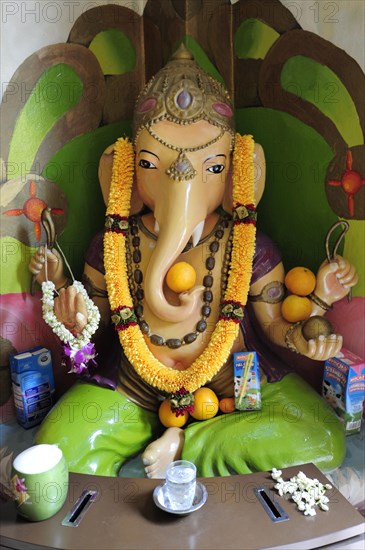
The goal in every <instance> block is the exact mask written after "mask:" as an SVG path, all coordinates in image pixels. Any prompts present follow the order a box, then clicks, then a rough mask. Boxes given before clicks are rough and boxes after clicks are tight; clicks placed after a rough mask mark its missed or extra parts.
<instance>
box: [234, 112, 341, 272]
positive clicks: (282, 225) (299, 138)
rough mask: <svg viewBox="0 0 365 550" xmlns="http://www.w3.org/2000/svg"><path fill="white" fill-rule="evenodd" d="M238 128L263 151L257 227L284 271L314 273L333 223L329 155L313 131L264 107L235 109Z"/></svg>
mask: <svg viewBox="0 0 365 550" xmlns="http://www.w3.org/2000/svg"><path fill="white" fill-rule="evenodd" d="M236 120H237V129H238V131H239V132H241V133H249V134H252V135H253V136H254V138H255V140H256V141H257V142H258V143H261V145H262V146H263V148H264V151H265V156H266V171H267V174H266V187H265V193H264V195H263V198H262V200H261V202H260V204H259V207H258V228H259V229H261V230H262V231H263V232H264V233H266V234H267V235H269V236H270V237H271V238H272V239H273V240H274V241H275V242H276V243H277V244H278V246H279V248H280V250H281V252H282V254H283V259H284V265H285V268H286V269H287V270H288V269H290V268H292V267H294V266H296V265H304V266H306V267H308V268H310V269H312V270H313V271H316V270H317V268H318V266H319V264H320V263H321V262H322V261H323V259H324V257H325V249H324V238H325V235H326V233H327V231H328V229H329V228H330V227H331V226H332V224H333V223H334V222H335V221H337V217H336V215H335V214H334V213H333V211H332V210H331V208H330V207H329V204H328V202H327V198H326V193H325V184H324V181H325V174H326V169H327V166H328V164H329V162H330V161H331V159H332V157H333V153H332V151H331V149H330V147H329V146H328V144H327V143H326V141H325V140H324V139H323V138H322V137H321V136H320V135H319V134H318V133H317V132H316V131H315V130H313V129H312V128H310V127H309V126H307V125H305V124H303V123H302V122H300V121H299V120H297V119H296V118H294V117H292V116H290V115H288V114H287V113H284V112H280V111H275V110H272V109H265V108H250V109H240V110H238V111H237V116H236Z"/></svg>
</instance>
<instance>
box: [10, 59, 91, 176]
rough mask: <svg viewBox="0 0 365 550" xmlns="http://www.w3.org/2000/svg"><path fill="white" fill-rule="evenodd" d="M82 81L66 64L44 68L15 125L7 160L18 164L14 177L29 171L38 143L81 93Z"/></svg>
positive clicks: (76, 100)
mask: <svg viewBox="0 0 365 550" xmlns="http://www.w3.org/2000/svg"><path fill="white" fill-rule="evenodd" d="M82 90H83V85H82V81H81V79H80V78H79V76H78V75H77V74H76V72H75V71H74V70H73V69H72V68H71V67H69V66H68V65H66V64H64V63H59V64H57V65H54V66H53V67H51V68H50V69H48V70H47V71H45V72H44V73H43V74H42V76H41V77H40V78H39V80H38V82H37V83H36V85H35V87H34V89H33V90H32V93H31V94H30V96H29V98H28V100H27V101H26V103H25V105H24V107H23V109H22V111H21V112H20V114H19V117H18V119H17V122H16V124H15V128H14V132H13V135H12V139H11V142H10V147H9V157H8V162H9V163H12V166H17V169H15V170H14V172H13V177H17V176H20V175H21V174H22V173H23V174H24V173H25V172H26V171H27V172H29V171H30V169H31V166H32V164H33V161H34V158H35V156H36V153H37V151H38V148H39V146H40V145H41V143H42V141H43V140H44V138H45V137H46V135H47V133H48V132H49V131H50V130H51V129H52V127H53V126H54V125H55V123H56V122H57V121H58V120H59V119H60V118H61V117H62V116H63V115H64V113H66V112H67V111H68V110H69V109H71V107H73V106H74V105H76V104H77V103H78V102H79V101H80V99H81V96H82Z"/></svg>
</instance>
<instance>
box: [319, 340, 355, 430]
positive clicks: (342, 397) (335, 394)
mask: <svg viewBox="0 0 365 550" xmlns="http://www.w3.org/2000/svg"><path fill="white" fill-rule="evenodd" d="M322 395H323V397H324V398H325V399H326V400H327V401H328V402H329V403H330V405H331V406H332V407H333V408H334V410H335V411H336V413H337V415H338V416H339V417H340V418H341V419H342V420H343V421H344V423H345V430H346V435H351V434H353V433H357V432H359V431H360V428H361V419H362V411H363V401H364V397H365V362H364V360H363V359H361V357H358V356H357V355H355V354H354V353H352V352H351V351H349V350H347V349H345V348H342V350H341V352H340V353H339V354H338V355H337V356H336V357H332V358H331V359H328V360H327V361H326V362H325V364H324V374H323V384H322Z"/></svg>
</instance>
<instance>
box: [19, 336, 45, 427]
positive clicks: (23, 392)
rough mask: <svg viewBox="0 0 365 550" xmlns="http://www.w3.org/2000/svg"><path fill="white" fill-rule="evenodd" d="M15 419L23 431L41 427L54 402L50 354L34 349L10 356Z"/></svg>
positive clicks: (40, 348)
mask: <svg viewBox="0 0 365 550" xmlns="http://www.w3.org/2000/svg"><path fill="white" fill-rule="evenodd" d="M10 371H11V379H12V385H13V394H14V403H15V411H16V417H17V420H18V422H19V424H20V425H21V426H23V428H31V427H32V426H36V425H37V424H40V422H41V421H42V420H43V418H44V417H45V416H46V414H47V413H48V411H49V410H50V409H51V407H52V405H53V402H54V392H55V383H54V376H53V369H52V357H51V352H50V350H48V349H47V348H43V347H42V346H37V347H35V348H32V349H30V350H28V351H25V352H23V353H17V354H15V353H13V354H11V355H10Z"/></svg>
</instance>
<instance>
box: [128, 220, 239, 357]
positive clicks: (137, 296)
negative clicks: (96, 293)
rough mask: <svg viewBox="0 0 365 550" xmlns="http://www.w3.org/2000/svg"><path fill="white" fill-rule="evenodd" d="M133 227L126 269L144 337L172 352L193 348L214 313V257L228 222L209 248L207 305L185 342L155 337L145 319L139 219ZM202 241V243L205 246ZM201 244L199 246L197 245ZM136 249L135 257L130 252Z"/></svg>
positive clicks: (219, 227) (216, 232)
mask: <svg viewBox="0 0 365 550" xmlns="http://www.w3.org/2000/svg"><path fill="white" fill-rule="evenodd" d="M129 223H130V240H129V247H127V267H128V278H129V285H130V289H131V294H132V298H133V302H134V307H135V313H136V317H137V321H138V324H139V327H140V329H141V331H142V333H143V334H144V335H146V336H147V337H148V338H149V339H150V341H151V343H152V344H154V345H155V346H167V347H168V348H170V349H178V348H180V347H181V346H184V345H186V344H192V343H193V342H195V340H196V339H197V337H198V336H199V334H202V333H203V332H205V331H206V329H207V319H208V317H209V316H210V314H211V312H212V308H211V304H212V302H213V291H212V290H211V289H212V286H213V282H214V280H213V274H212V273H213V269H214V267H215V255H216V253H217V252H218V250H219V246H220V243H219V241H220V240H221V239H222V237H223V235H224V229H225V228H227V227H228V223H229V222H228V218H227V217H225V218H222V219H221V220H220V221H219V223H218V224H217V225H216V227H215V228H214V230H213V235H214V240H213V241H212V242H211V243H210V245H209V256H208V258H207V259H206V261H205V267H206V269H207V274H206V275H205V276H204V278H203V285H204V288H205V290H204V292H203V300H204V304H203V306H202V308H201V318H200V320H199V321H198V323H197V324H196V326H195V330H194V331H192V332H189V333H188V334H185V336H183V337H182V338H168V339H167V340H165V338H164V337H163V336H160V335H159V334H154V333H153V332H152V331H151V328H150V326H149V324H148V323H147V321H146V320H145V319H144V315H143V313H144V310H143V303H142V302H143V299H144V290H143V273H142V271H141V269H140V262H141V260H142V254H141V250H140V247H139V245H140V237H139V227H138V219H137V218H136V217H134V216H133V217H131V218H130V220H129ZM205 240H207V239H203V241H205ZM203 241H201V242H203ZM198 244H199V243H198ZM132 248H133V253H131V249H132ZM132 262H133V263H134V270H133V269H132Z"/></svg>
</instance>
